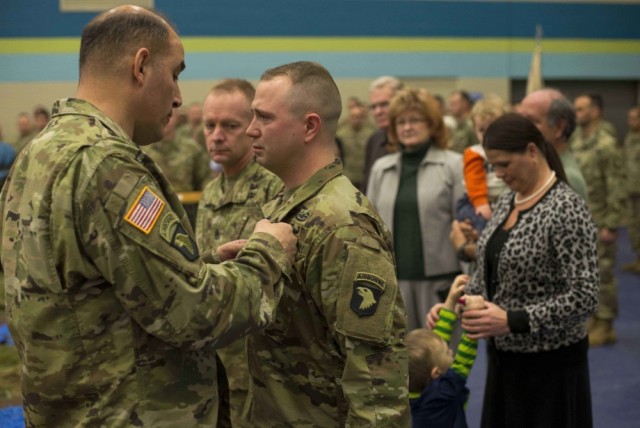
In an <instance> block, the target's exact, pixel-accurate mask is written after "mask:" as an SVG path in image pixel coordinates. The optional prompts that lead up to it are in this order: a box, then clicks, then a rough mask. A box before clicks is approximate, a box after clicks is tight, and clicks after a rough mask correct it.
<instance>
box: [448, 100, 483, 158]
mask: <svg viewBox="0 0 640 428" xmlns="http://www.w3.org/2000/svg"><path fill="white" fill-rule="evenodd" d="M472 107H473V103H472V102H471V97H470V96H469V94H468V93H467V92H466V91H454V92H452V93H451V95H450V96H449V113H451V115H452V116H453V118H454V119H455V121H456V126H455V128H454V129H452V130H451V144H450V147H449V148H450V149H451V150H453V151H455V152H458V153H464V150H465V149H466V148H467V147H471V146H473V145H474V144H478V137H476V132H475V128H474V127H473V122H472V121H471V108H472Z"/></svg>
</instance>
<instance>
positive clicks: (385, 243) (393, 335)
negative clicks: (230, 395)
mask: <svg viewBox="0 0 640 428" xmlns="http://www.w3.org/2000/svg"><path fill="white" fill-rule="evenodd" d="M263 211H264V212H265V215H267V216H269V217H270V218H271V220H272V221H285V222H288V223H290V224H291V225H292V226H293V230H294V232H296V233H297V236H298V252H297V256H296V262H295V269H294V274H293V279H292V280H291V281H286V285H285V291H284V293H283V296H282V299H281V300H280V302H279V304H278V309H277V312H276V320H275V322H274V324H273V325H272V326H271V327H270V328H268V329H266V330H264V331H263V332H262V333H258V334H253V335H251V336H249V338H248V343H249V345H248V350H249V351H248V354H249V367H250V372H251V376H252V383H251V389H250V392H249V402H248V405H247V407H246V409H245V410H246V413H247V415H246V416H247V417H248V418H249V421H250V422H251V423H252V424H253V425H254V426H256V427H281V426H305V427H336V426H349V427H355V426H363V427H370V426H393V427H404V426H408V423H409V402H408V389H407V387H408V377H407V371H408V362H407V353H406V349H405V347H404V345H403V342H402V340H403V338H404V335H405V331H406V314H405V310H404V304H403V302H402V296H401V294H400V292H399V291H398V286H397V282H396V274H395V266H394V262H393V260H394V258H393V254H392V246H391V236H390V233H389V231H388V229H387V228H386V226H384V224H383V222H382V220H380V218H379V217H378V215H377V214H375V211H374V209H373V207H372V206H371V204H370V203H369V201H368V200H367V199H366V198H365V197H364V196H363V195H362V194H361V193H360V192H358V191H357V190H356V189H355V187H353V185H352V184H351V183H350V181H349V179H348V178H347V177H345V176H344V175H342V166H341V164H340V162H339V161H336V162H335V163H332V164H330V165H328V166H327V167H325V168H324V169H322V170H320V171H318V172H317V173H316V174H315V175H314V176H313V177H312V178H310V179H309V180H308V181H307V182H306V183H304V184H303V185H302V186H300V187H298V188H296V189H293V190H289V191H287V192H286V193H285V194H284V195H282V196H281V197H279V198H276V199H274V201H272V202H270V203H269V204H267V205H266V206H265V207H264V208H263Z"/></svg>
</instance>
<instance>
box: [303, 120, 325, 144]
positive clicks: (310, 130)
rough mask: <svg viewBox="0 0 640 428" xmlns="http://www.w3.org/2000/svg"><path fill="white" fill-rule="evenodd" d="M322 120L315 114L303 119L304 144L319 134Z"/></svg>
mask: <svg viewBox="0 0 640 428" xmlns="http://www.w3.org/2000/svg"><path fill="white" fill-rule="evenodd" d="M321 124H322V119H321V118H320V116H319V115H318V114H317V113H308V114H307V115H306V116H305V117H304V142H305V143H308V142H309V141H311V140H312V139H313V138H314V137H315V136H316V135H317V134H318V133H319V132H320V126H321Z"/></svg>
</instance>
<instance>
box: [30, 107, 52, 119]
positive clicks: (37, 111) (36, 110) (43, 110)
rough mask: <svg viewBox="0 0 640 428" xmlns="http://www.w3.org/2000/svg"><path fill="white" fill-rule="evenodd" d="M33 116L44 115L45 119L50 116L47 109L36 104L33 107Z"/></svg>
mask: <svg viewBox="0 0 640 428" xmlns="http://www.w3.org/2000/svg"><path fill="white" fill-rule="evenodd" d="M33 116H45V117H46V118H47V119H50V118H51V114H50V113H49V109H47V108H46V107H44V106H36V107H35V108H34V109H33Z"/></svg>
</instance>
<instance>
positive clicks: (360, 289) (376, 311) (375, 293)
mask: <svg viewBox="0 0 640 428" xmlns="http://www.w3.org/2000/svg"><path fill="white" fill-rule="evenodd" d="M341 284H342V288H341V290H340V297H339V299H338V308H337V309H338V311H337V321H336V330H337V331H338V332H339V333H342V334H344V335H345V336H348V337H352V338H355V339H360V340H365V341H368V342H373V343H377V344H386V343H387V342H388V341H389V339H390V335H391V326H392V323H393V305H394V304H395V301H396V295H397V293H398V283H397V280H396V273H395V267H394V265H393V262H392V261H391V259H390V256H389V255H388V254H386V253H383V252H381V251H380V250H378V249H373V248H370V247H368V246H362V245H360V246H356V245H353V244H351V245H349V246H348V248H347V262H346V264H345V268H344V272H343V274H342V281H341Z"/></svg>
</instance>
